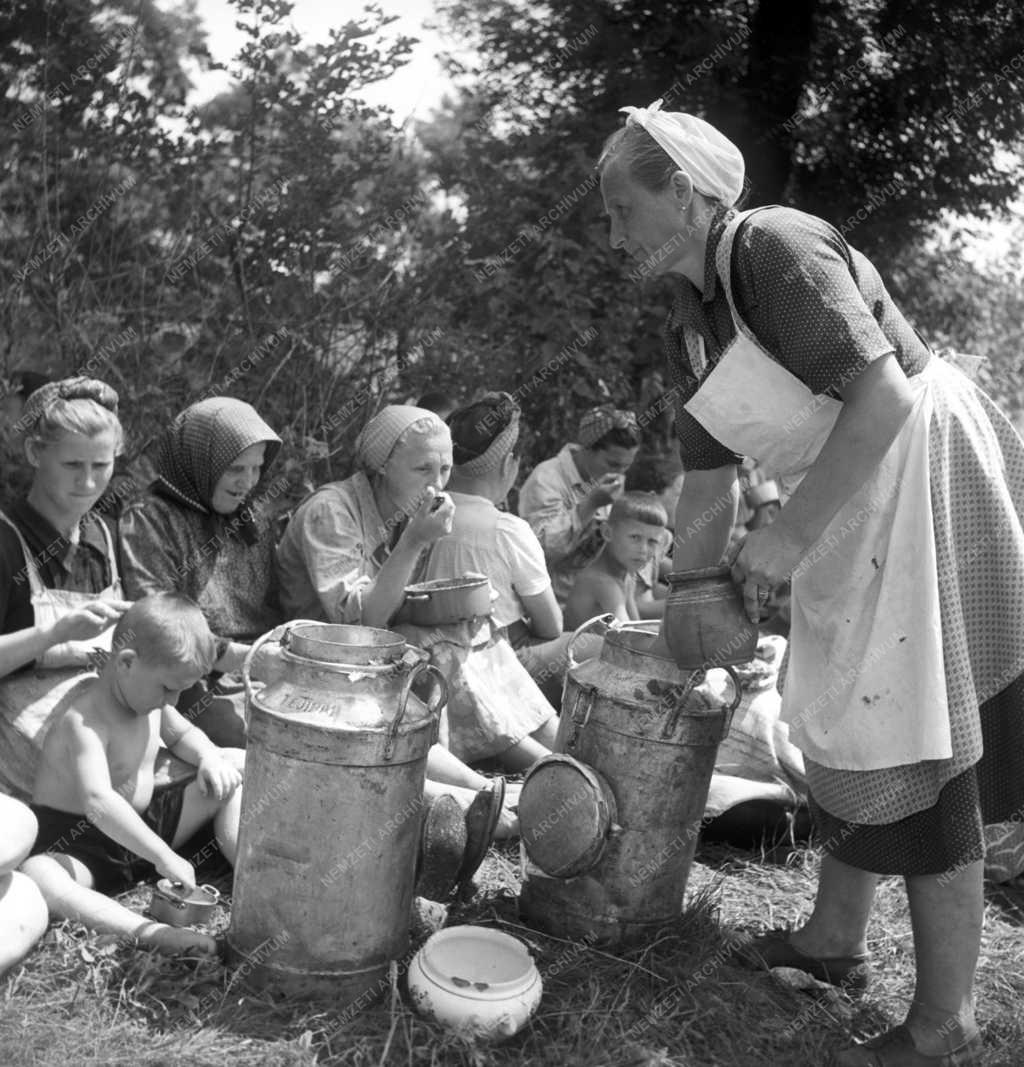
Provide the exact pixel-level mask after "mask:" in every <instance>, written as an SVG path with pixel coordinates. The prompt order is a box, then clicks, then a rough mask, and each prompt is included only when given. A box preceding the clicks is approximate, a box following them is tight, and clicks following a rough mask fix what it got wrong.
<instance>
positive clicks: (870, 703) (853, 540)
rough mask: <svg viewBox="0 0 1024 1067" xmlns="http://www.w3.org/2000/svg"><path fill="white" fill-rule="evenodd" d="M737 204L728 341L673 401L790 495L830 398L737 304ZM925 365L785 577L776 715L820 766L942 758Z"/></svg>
mask: <svg viewBox="0 0 1024 1067" xmlns="http://www.w3.org/2000/svg"><path fill="white" fill-rule="evenodd" d="M751 214H753V212H744V213H740V214H738V215H737V216H736V217H735V218H733V219H732V220H731V222H730V223H729V225H728V226H727V227H726V229H725V232H724V233H723V235H722V238H721V241H720V243H719V246H718V253H717V268H718V278H719V282H720V283H721V284H722V285H723V286H724V291H725V294H726V297H727V299H728V301H729V306H730V309H731V311H732V315H733V320H734V322H735V325H736V337H735V339H734V340H733V342H732V343H731V344H730V345H729V347H728V348H727V349H726V351H725V352H724V353H723V355H722V358H721V360H720V361H719V362H718V364H717V365H716V366H715V367H714V368H713V369H712V370H711V371H710V373H708V374H707V375H706V376H704V377H703V381H702V383H701V385H700V387H699V389H698V391H697V393H696V394H695V395H694V396H693V397H692V398H691V399H690V401H689V402H688V403H687V404H686V410H687V411H689V412H690V414H692V415H693V416H694V418H696V419H697V421H698V422H700V423H701V425H702V426H704V428H705V429H706V430H707V431H708V432H709V433H710V434H712V436H714V437H715V438H717V439H718V440H719V441H721V442H722V444H724V445H726V446H727V447H728V448H731V449H732V450H733V451H734V452H736V453H738V454H740V455H746V456H750V457H753V458H755V459H757V460H758V461H759V462H760V463H761V464H763V466H764V467H765V469H766V470H768V471H770V472H772V473H774V474H777V475H779V476H780V477H781V479H782V480H783V482H784V483H785V485H786V487H787V489H788V490H789V491H790V492H792V490H793V489H794V488H795V487H796V485H797V484H799V481H800V479H801V478H802V477H803V475H804V473H805V472H806V471H807V469H808V467H809V466H810V465H811V464H812V463H813V462H814V460H815V459H816V458H817V456H818V453H819V452H820V451H821V448H822V446H823V445H824V443H825V441H826V439H827V438H828V436H829V434H830V433H831V432H832V428H833V426H834V425H835V421H836V419H837V418H838V416H839V413H840V411H841V410H842V404H841V403H840V402H839V401H837V400H833V399H831V398H829V397H826V396H816V395H814V394H813V393H812V392H811V390H810V389H809V388H808V387H807V386H806V385H804V384H803V382H801V381H800V380H799V379H798V378H797V377H796V376H795V375H793V374H790V372H789V371H788V370H786V368H785V367H783V366H782V365H781V364H780V363H778V362H777V361H776V360H775V359H773V358H772V356H771V355H770V354H769V353H768V352H766V351H765V350H764V349H763V348H761V346H760V345H759V344H758V343H757V341H756V339H755V338H754V336H753V334H752V333H751V331H750V329H749V327H748V326H747V325H746V323H745V322H743V321H742V319H741V318H740V315H739V313H738V312H737V309H736V304H735V301H734V300H733V294H732V286H731V281H732V274H731V260H732V245H733V240H734V239H735V236H736V231H737V229H738V227H739V225H740V224H741V223H742V222H743V221H744V219H746V218H748V217H749V216H750V215H751ZM685 341H686V346H687V352H688V355H689V357H690V360H691V363H692V364H693V368H694V371H695V372H696V374H697V377H698V380H700V378H701V377H702V376H703V375H704V368H705V367H706V360H705V359H704V354H703V344H702V339H701V338H700V337H699V335H698V334H697V333H696V332H695V331H689V330H688V331H687V335H686V337H685ZM938 363H939V360H938V359H937V358H935V357H932V359H931V361H930V363H929V365H928V367H926V368H925V370H924V371H922V372H921V373H920V374H918V375H916V376H914V377H913V378H910V379H908V380H909V382H910V385H911V388H912V389H913V391H914V393H915V402H914V406H913V408H912V410H911V412H910V414H909V416H908V417H907V420H906V422H905V423H904V425H903V427H902V429H901V430H900V432H899V434H898V435H897V437H896V439H895V441H894V442H893V444H892V446H891V447H890V449H889V451H888V452H887V453H886V455H885V457H884V459H883V460H882V462H881V464H880V465H879V467H878V468H877V469H876V470H875V471H874V472H873V473H872V474H871V475H870V476H869V477H868V480H867V481H866V483H865V484H864V486H863V487H862V488H861V489H860V490H858V492H856V493H855V494H854V495H853V496H852V497H851V498H850V499H849V500H848V501H847V502H846V504H845V505H844V506H843V507H842V508H841V509H840V511H839V513H838V514H837V515H836V516H835V518H834V519H833V520H832V522H831V523H830V524H829V526H828V527H827V528H826V530H825V531H824V533H823V535H822V537H821V540H820V541H819V542H818V544H817V545H815V546H814V548H813V549H812V550H811V551H810V552H809V553H808V555H807V556H806V557H805V559H804V560H803V561H802V562H801V564H800V565H799V566H798V567H797V569H796V571H795V572H794V575H793V583H792V626H791V631H790V662H789V670H788V674H787V678H786V686H785V694H784V696H783V709H782V717H783V720H784V721H786V722H787V723H788V724H789V727H790V737H791V738H792V740H793V741H794V743H795V744H797V745H798V746H799V747H800V748H801V749H802V751H803V752H804V755H805V756H807V757H809V758H810V759H812V760H814V761H815V762H816V763H819V764H821V765H823V766H825V767H832V768H839V769H844V770H856V771H863V770H878V769H881V768H886V767H895V766H902V765H904V764H912V763H918V762H920V761H922V760H942V759H949V758H950V757H951V756H952V745H951V740H950V729H949V713H948V705H947V698H946V683H945V671H944V661H943V653H942V629H941V622H940V611H939V587H938V574H937V565H936V554H935V541H934V531H933V527H932V515H931V495H930V486H929V468H928V431H929V425H930V422H931V415H932V398H931V393H930V384H931V382H932V381H933V380H934V377H935V374H936V367H937V365H938ZM868 821H870V820H868Z"/></svg>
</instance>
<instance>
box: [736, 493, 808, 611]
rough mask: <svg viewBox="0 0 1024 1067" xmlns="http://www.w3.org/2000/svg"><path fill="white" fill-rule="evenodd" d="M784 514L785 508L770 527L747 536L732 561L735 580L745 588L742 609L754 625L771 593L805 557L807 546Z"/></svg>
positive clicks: (754, 531) (753, 531)
mask: <svg viewBox="0 0 1024 1067" xmlns="http://www.w3.org/2000/svg"><path fill="white" fill-rule="evenodd" d="M784 515H785V509H783V511H782V513H780V516H779V518H778V519H776V520H775V522H773V523H772V524H771V525H770V526H765V527H764V528H762V529H760V530H752V531H751V532H750V533H749V534H747V536H746V539H745V540H744V541H743V543H742V544H741V545H740V546H739V549H738V551H737V552H736V554H735V556H734V557H733V559H732V561H731V566H732V576H733V579H734V581H736V582H737V583H739V584H742V586H743V607H744V609H745V610H746V613H747V618H748V619H749V620H750V621H751V622H753V623H756V622H758V621H759V620H760V618H761V608H762V607H764V605H765V603H766V602H767V601H768V598H769V597H770V596H771V593H772V590H773V589H774V588H776V586H779V585H782V583H783V582H785V581H786V580H787V579H788V578H789V577H790V575H791V574H792V573H793V571H794V570H796V568H797V566H798V565H799V563H800V560H802V559H803V558H804V556H805V555H806V549H805V548H804V546H803V545H802V544H800V543H799V542H798V541H797V540H796V538H795V537H794V536H793V535H792V534H791V533H790V531H789V530H788V529H787V528H786V523H785V521H784V518H783V516H784Z"/></svg>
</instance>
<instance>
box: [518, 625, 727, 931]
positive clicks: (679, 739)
mask: <svg viewBox="0 0 1024 1067" xmlns="http://www.w3.org/2000/svg"><path fill="white" fill-rule="evenodd" d="M609 619H610V616H604V617H602V620H601V621H607V620H609ZM597 621H599V620H596V619H594V620H591V621H590V623H587V624H586V625H587V626H590V625H592V624H593V623H595V622H597ZM656 627H657V624H656V623H655V624H652V625H651V626H648V625H645V624H639V625H637V624H632V625H619V624H614V623H613V624H612V626H611V629H609V631H608V633H607V634H606V636H605V639H604V645H603V648H602V650H601V654H600V656H599V657H598V658H596V659H591V660H587V661H585V662H584V663H581V664H575V665H571V666H570V669H569V671H568V673H567V675H566V681H565V689H564V693H563V697H562V716H561V722H560V724H559V730H558V737H557V740H556V742H555V754H554V755H552V756H548V757H545V758H544V759H542V760H540V761H539V762H538V763H536V764H535V765H534V766H533V767H532V768H531V769H530V772H529V774H528V775H527V777H526V781H525V782H524V784H523V791H522V795H521V797H520V801H519V819H520V824H521V831H522V845H523V850H524V851H525V853H526V857H527V863H526V877H525V880H524V884H523V889H522V894H521V896H520V901H519V906H520V910H521V912H522V913H523V915H524V917H525V918H527V919H528V920H529V921H530V922H531V923H532V924H534V925H535V926H537V927H539V928H541V929H544V930H547V931H549V932H550V933H554V934H556V935H560V936H565V937H570V938H574V939H589V940H591V941H595V942H598V943H604V944H615V943H618V942H623V941H627V940H631V939H632V938H634V937H637V936H643V935H645V934H648V933H651V932H652V931H654V930H656V929H657V928H658V927H659V926H662V925H665V924H666V923H669V922H671V921H672V920H673V919H675V918H677V917H678V915H679V913H680V910H681V908H682V900H683V893H684V891H685V889H686V880H687V877H688V875H689V871H690V864H691V862H692V860H693V854H694V850H695V848H696V844H697V836H698V832H699V829H700V825H701V820H702V818H703V815H704V806H705V804H706V802H707V795H708V787H709V785H710V783H711V773H712V771H713V769H714V765H715V756H716V754H717V751H718V743H719V741H720V740H721V739H722V738H723V737H724V736H725V734H726V733H727V731H728V729H729V724H730V721H731V719H732V713H733V711H734V710H735V708H736V707H737V706H738V704H739V700H740V690H739V686H738V685H737V684H736V679H735V676H733V685H734V687H735V695H734V699H733V701H732V704H731V705H725V704H722V703H720V702H718V701H716V699H715V698H714V696H713V695H712V693H711V689H710V687H709V686H708V685H707V684H706V679H705V674H704V672H703V671H701V670H697V671H688V670H681V669H680V668H679V667H677V666H676V664H675V662H674V661H673V660H672V659H669V658H668V656H667V650H665V651H663V652H661V653H659V652H658V651H657V648H658V645H659V641H658V635H657V633H656ZM584 628H585V627H581V629H580V630H577V635H578V634H579V633H580V632H581V631H582V630H583V629H584ZM571 647H572V646H571V644H570V654H571ZM570 662H571V659H570ZM731 673H732V672H731V669H730V674H731Z"/></svg>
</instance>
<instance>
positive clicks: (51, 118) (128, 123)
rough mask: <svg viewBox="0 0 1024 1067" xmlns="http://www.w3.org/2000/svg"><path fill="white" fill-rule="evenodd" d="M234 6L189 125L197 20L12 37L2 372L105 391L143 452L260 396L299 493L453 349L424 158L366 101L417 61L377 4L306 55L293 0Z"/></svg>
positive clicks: (43, 17)
mask: <svg viewBox="0 0 1024 1067" xmlns="http://www.w3.org/2000/svg"><path fill="white" fill-rule="evenodd" d="M235 6H236V8H237V10H238V13H239V24H240V26H241V28H243V29H244V31H245V33H246V35H247V41H246V44H245V46H244V47H243V49H242V50H241V52H240V54H239V56H238V57H237V60H236V63H235V65H234V69H233V72H232V73H233V74H234V77H235V84H234V86H233V87H232V89H231V90H230V91H229V92H227V93H225V94H223V95H222V96H221V97H220V98H218V99H216V100H214V101H212V102H210V103H209V104H208V105H206V106H204V107H201V108H197V109H191V110H189V109H187V108H186V94H187V90H188V87H189V83H188V79H187V77H186V76H185V75H184V73H183V70H184V61H185V60H186V58H189V57H191V58H192V59H198V60H199V61H201V62H208V57H206V56H205V47H204V45H203V39H202V34H201V31H200V29H199V27H198V24H197V22H196V19H195V15H194V9H192V8H188V9H186V10H185V11H184V13H180V14H173V13H172V14H164V13H163V12H162V11H161V10H159V9H157V8H156V7H155V6H153V5H151V4H150V3H149V2H148V0H144V2H143V4H142V5H141V6H139V5H138V4H137V3H136V2H135V0H131V2H129V0H104V2H103V3H90V2H86V0H70V2H69V3H67V4H64V5H56V4H48V5H45V7H44V6H42V5H35V4H30V3H28V2H22V0H19V2H18V4H17V5H16V7H15V10H14V13H13V16H12V17H11V18H9V19H8V20H7V21H6V22H5V23H4V24H3V27H2V28H0V78H2V79H3V80H4V81H5V83H6V85H7V86H8V98H7V99H6V100H5V101H4V102H3V104H2V105H0V108H2V110H0V120H2V121H3V122H4V128H5V129H9V130H13V131H14V135H13V136H12V137H11V138H9V139H8V140H7V141H5V144H4V145H3V147H2V148H0V154H2V158H3V160H4V164H5V166H4V170H3V179H2V181H3V192H4V194H5V205H6V209H5V214H4V223H5V227H6V236H7V241H6V242H5V245H4V248H3V251H2V252H0V280H2V282H3V297H2V298H0V299H2V301H3V303H2V312H0V314H2V318H0V343H2V345H3V349H4V353H5V362H6V365H7V367H8V368H11V367H13V366H16V365H31V366H35V367H42V368H45V369H48V370H49V371H50V372H51V373H52V374H54V375H63V374H68V373H73V372H75V371H85V372H87V373H91V374H94V375H96V376H99V377H103V378H106V379H108V380H110V381H111V384H113V385H115V387H117V388H118V389H120V390H121V391H122V393H123V399H124V403H123V404H122V410H123V412H124V414H125V416H126V421H127V423H128V428H129V439H130V441H131V442H132V443H133V450H138V449H139V448H141V447H143V446H144V445H145V444H146V443H147V441H148V440H149V439H150V438H151V437H152V435H153V434H154V433H156V432H158V431H159V429H160V428H162V427H163V426H165V425H166V424H167V422H168V420H169V419H170V418H171V417H172V416H173V415H174V414H175V413H176V412H177V411H179V410H181V408H183V407H184V406H186V405H187V404H189V403H191V402H193V401H195V400H197V399H200V398H201V397H203V396H206V395H211V394H217V393H226V394H229V395H235V396H239V397H242V398H243V399H247V400H251V401H252V402H253V403H255V404H257V405H258V406H259V407H260V408H261V410H262V411H263V413H264V414H265V416H266V417H267V419H268V421H270V423H271V424H272V425H274V426H275V428H276V429H277V430H278V431H279V432H280V433H281V434H282V436H283V437H284V438H285V441H286V445H287V447H286V450H285V453H286V457H287V462H286V464H285V466H286V468H287V470H288V471H289V472H290V473H291V474H292V475H294V476H295V478H296V480H297V481H302V482H304V483H306V482H308V481H312V480H315V479H316V478H318V477H323V476H328V475H330V474H332V473H336V470H335V467H336V465H337V463H338V462H339V460H340V459H343V458H344V457H345V456H346V455H348V454H349V453H350V450H349V449H348V448H347V445H349V444H350V443H351V440H352V438H353V437H354V436H355V434H356V433H357V432H358V430H359V428H360V425H361V423H362V421H363V420H364V419H365V417H366V415H367V413H368V412H371V413H372V410H373V409H374V408H375V406H376V405H377V404H379V403H381V402H383V401H384V400H386V399H391V398H394V397H396V395H397V394H400V392H401V391H402V390H404V389H406V388H407V387H408V383H407V382H405V381H403V373H404V372H405V371H406V370H408V369H410V368H419V372H420V373H423V372H422V368H420V364H423V363H426V362H429V358H430V356H431V353H432V347H431V346H436V347H438V348H439V347H440V346H439V345H438V339H439V337H440V336H441V334H443V333H444V327H445V326H446V320H445V316H444V314H443V304H440V305H439V307H440V313H438V314H432V313H431V312H430V304H429V302H426V303H425V302H424V297H425V295H428V294H429V293H430V292H432V291H433V285H434V283H433V281H432V279H431V269H432V268H431V260H432V253H431V252H430V248H431V247H432V245H431V242H433V241H434V240H435V237H436V233H437V231H438V229H439V228H440V229H443V227H444V220H443V213H441V212H439V211H438V210H437V208H436V206H435V204H434V201H433V197H432V191H431V188H430V182H429V178H428V177H427V176H425V175H424V173H423V168H422V161H421V159H420V153H419V152H418V150H417V149H416V147H415V146H414V145H412V144H411V143H408V142H407V141H406V140H405V139H403V138H401V137H400V136H397V135H396V131H395V130H394V127H393V125H392V123H391V121H390V113H389V112H388V111H387V110H386V109H381V108H374V107H369V106H367V105H366V104H364V103H363V102H361V101H360V99H359V97H358V93H359V91H360V89H361V88H362V87H363V86H364V85H366V84H369V83H371V82H374V81H377V80H379V79H380V78H383V77H385V76H387V75H388V74H389V73H391V72H392V71H393V70H394V69H395V68H396V66H398V65H400V64H401V63H402V62H404V59H405V57H406V55H407V53H408V51H409V47H410V41H409V40H408V39H406V38H399V39H397V40H393V41H386V40H384V37H383V35H382V30H383V29H384V28H385V27H386V26H387V25H388V23H389V22H390V21H391V20H389V19H386V18H385V17H384V16H383V15H382V14H381V12H380V11H379V9H368V11H367V13H366V14H365V15H364V16H362V17H360V18H359V19H352V20H349V21H348V22H346V23H345V24H344V25H343V26H341V27H340V28H339V29H338V30H336V31H335V32H334V33H333V34H332V36H331V40H330V42H329V43H328V44H325V45H316V46H310V47H304V46H303V45H302V44H301V43H300V42H299V41H298V40H297V38H296V36H295V35H294V34H293V33H291V32H290V31H288V30H287V29H286V28H285V20H286V19H287V16H288V13H289V11H290V9H291V5H290V4H289V3H287V2H285V0H235ZM204 57H205V58H204ZM402 399H404V396H403V397H402ZM332 457H333V458H332ZM312 460H321V461H322V462H321V463H319V464H314V463H312V462H310V461H312ZM345 473H347V471H346V472H345ZM297 488H298V487H297Z"/></svg>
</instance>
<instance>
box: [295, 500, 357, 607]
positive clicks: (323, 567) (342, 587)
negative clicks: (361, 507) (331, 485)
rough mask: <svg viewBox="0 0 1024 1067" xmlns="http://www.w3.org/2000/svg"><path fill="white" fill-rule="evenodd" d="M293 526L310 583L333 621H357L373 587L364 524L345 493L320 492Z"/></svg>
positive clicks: (298, 515) (299, 514)
mask: <svg viewBox="0 0 1024 1067" xmlns="http://www.w3.org/2000/svg"><path fill="white" fill-rule="evenodd" d="M292 521H293V522H298V523H299V524H300V525H299V529H298V530H297V531H296V534H297V540H298V544H299V546H300V548H301V552H302V558H303V561H304V562H305V564H306V572H307V574H308V575H309V580H310V583H311V584H312V586H313V588H314V590H316V595H317V597H318V598H319V600H320V606H321V607H322V608H323V611H324V614H325V616H326V617H327V620H328V622H335V623H358V622H360V621H361V617H362V610H363V606H362V597H363V594H364V593H365V592H366V591H367V590H368V589H369V588H370V587H371V586H372V585H373V578H372V577H371V565H370V561H369V560H368V559H367V551H366V546H364V544H363V538H362V534H361V529H362V527H361V523H360V521H359V516H358V515H357V514H356V513H355V510H354V508H353V507H352V504H351V502H350V501H349V499H348V497H347V496H345V495H344V494H333V493H326V492H320V493H317V494H315V495H314V496H313V497H312V498H311V499H310V500H309V501H308V503H307V504H306V506H305V508H304V509H303V510H302V512H301V513H297V514H296V515H295V518H293V519H292Z"/></svg>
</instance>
